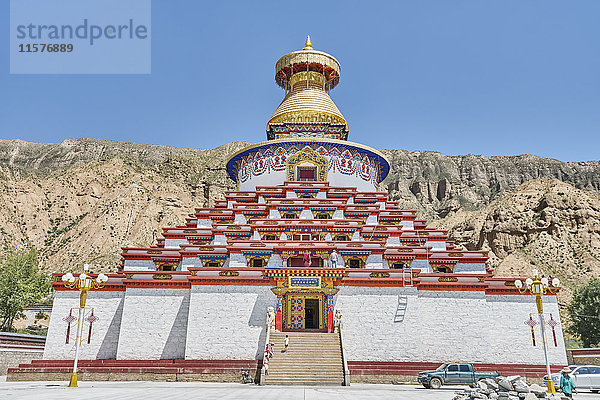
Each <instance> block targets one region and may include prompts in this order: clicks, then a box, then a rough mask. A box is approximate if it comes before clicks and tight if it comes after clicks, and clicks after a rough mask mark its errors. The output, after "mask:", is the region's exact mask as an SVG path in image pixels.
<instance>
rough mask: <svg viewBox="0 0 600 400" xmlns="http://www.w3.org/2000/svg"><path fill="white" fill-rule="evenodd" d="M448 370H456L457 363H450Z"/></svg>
mask: <svg viewBox="0 0 600 400" xmlns="http://www.w3.org/2000/svg"><path fill="white" fill-rule="evenodd" d="M448 372H458V365H456V364H452V365H450V366H449V367H448Z"/></svg>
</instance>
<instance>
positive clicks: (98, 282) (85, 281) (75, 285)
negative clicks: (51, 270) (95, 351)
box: [62, 264, 108, 387]
mask: <svg viewBox="0 0 600 400" xmlns="http://www.w3.org/2000/svg"><path fill="white" fill-rule="evenodd" d="M89 269H90V266H89V265H88V264H85V265H84V266H83V270H84V272H83V273H81V274H79V276H78V277H75V276H73V274H72V273H70V272H68V273H66V274H64V275H63V276H62V281H63V282H65V284H66V285H65V286H66V287H68V288H69V289H76V290H79V291H80V292H81V293H80V294H79V317H78V318H77V333H76V336H75V362H74V363H73V373H72V374H71V380H70V381H69V387H77V361H78V360H79V347H80V346H81V338H82V336H83V316H84V313H85V302H86V300H87V292H88V290H90V289H100V288H103V287H104V284H105V283H106V282H107V281H108V276H106V275H104V274H99V275H98V276H97V277H96V278H93V277H91V276H89V275H87V274H86V272H88V270H89Z"/></svg>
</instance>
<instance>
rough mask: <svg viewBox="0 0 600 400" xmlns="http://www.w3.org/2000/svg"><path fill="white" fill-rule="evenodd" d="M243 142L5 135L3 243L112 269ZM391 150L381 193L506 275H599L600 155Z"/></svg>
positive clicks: (207, 190)
mask: <svg viewBox="0 0 600 400" xmlns="http://www.w3.org/2000/svg"><path fill="white" fill-rule="evenodd" d="M245 145H246V143H242V142H235V143H230V144H227V145H224V146H221V147H218V148H216V149H211V150H199V149H181V148H173V147H167V146H153V145H142V144H133V143H123V142H112V141H103V140H94V139H70V140H66V141H64V142H62V143H56V144H53V143H51V144H45V143H28V142H24V141H20V140H10V141H0V208H1V209H2V213H0V246H1V247H2V248H3V249H8V248H11V247H13V246H17V245H23V244H30V245H34V246H36V247H37V248H38V249H39V250H40V251H41V252H42V257H43V262H44V267H45V269H46V270H48V271H58V270H69V269H75V268H78V267H79V266H80V265H81V264H83V263H84V262H88V263H91V264H93V265H94V267H95V269H97V270H100V269H101V270H104V271H114V270H116V268H117V266H118V264H119V259H120V256H119V252H120V247H121V246H146V245H149V244H150V243H151V242H152V240H153V235H155V234H158V233H159V229H160V228H161V227H163V226H169V225H174V224H180V223H181V222H182V221H183V219H184V218H185V217H186V216H187V215H188V214H189V213H191V212H193V210H194V208H195V207H200V206H205V205H210V204H212V203H213V202H214V200H215V199H218V198H220V197H221V196H222V194H223V192H224V191H225V190H228V189H233V188H234V185H233V182H231V181H230V180H229V179H228V178H227V176H226V173H225V162H226V160H227V157H228V155H229V154H232V153H234V152H235V151H237V150H238V149H240V148H242V147H244V146H245ZM384 153H385V154H386V156H387V157H388V158H389V160H390V162H391V164H392V169H391V173H390V175H389V177H388V178H387V179H386V180H385V182H384V184H383V185H382V186H381V189H382V190H386V189H387V190H388V192H389V194H390V197H391V198H392V199H395V200H400V202H401V204H402V205H403V206H404V207H407V208H416V209H417V210H419V212H420V213H421V215H422V216H424V217H426V218H427V219H428V220H430V222H431V224H432V225H433V226H438V227H444V228H448V229H449V230H450V234H451V237H452V238H454V239H455V240H457V242H458V243H460V244H462V245H464V246H465V247H467V248H470V249H480V248H484V249H488V250H490V256H491V258H492V264H493V265H494V267H495V268H496V271H497V273H498V274H501V275H524V274H528V273H529V272H530V270H531V268H533V267H534V266H535V267H537V268H539V269H540V270H542V271H543V272H545V273H548V274H552V275H554V276H558V277H559V278H561V279H562V280H563V282H564V283H565V287H566V288H567V290H565V292H564V295H563V296H561V297H563V298H567V297H568V296H569V294H570V290H571V288H573V287H574V286H576V285H578V284H580V283H582V282H584V281H586V280H588V279H589V278H590V277H592V276H599V275H600V237H599V235H600V197H599V196H598V193H600V163H599V162H598V161H587V162H577V163H563V162H560V161H557V160H552V159H545V158H540V157H535V156H531V155H522V156H514V157H483V156H473V155H465V156H452V157H449V156H445V155H443V154H440V153H435V152H412V153H410V152H406V151H404V150H385V151H384Z"/></svg>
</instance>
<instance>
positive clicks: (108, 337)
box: [44, 290, 125, 360]
mask: <svg viewBox="0 0 600 400" xmlns="http://www.w3.org/2000/svg"><path fill="white" fill-rule="evenodd" d="M124 295H125V292H109V291H90V292H88V298H87V303H86V307H87V308H88V309H89V310H91V309H92V308H93V309H94V315H95V316H96V317H97V318H98V320H97V321H96V322H94V323H93V325H92V336H91V340H90V344H88V343H87V338H88V334H89V323H88V322H85V326H84V329H83V338H84V340H83V346H82V347H81V349H80V358H81V359H83V360H86V359H114V358H115V357H116V355H117V345H118V342H119V331H120V328H121V314H122V312H123V297H124ZM71 308H75V309H74V310H73V314H72V315H73V316H75V317H77V315H78V314H77V313H78V308H79V292H78V291H62V290H60V291H57V292H56V295H55V297H54V304H53V306H52V314H51V316H50V326H49V327H48V336H47V337H46V347H45V349H44V359H50V360H56V359H74V358H75V334H76V331H77V322H76V321H75V322H73V323H72V324H71V335H70V340H69V343H68V344H66V343H65V342H66V340H65V339H66V333H67V323H66V322H65V321H63V318H65V317H66V316H67V315H69V311H70V309H71Z"/></svg>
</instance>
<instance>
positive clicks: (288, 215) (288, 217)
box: [283, 213, 296, 219]
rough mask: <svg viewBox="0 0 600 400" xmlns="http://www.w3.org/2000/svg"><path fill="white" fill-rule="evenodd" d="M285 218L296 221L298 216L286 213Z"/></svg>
mask: <svg viewBox="0 0 600 400" xmlns="http://www.w3.org/2000/svg"><path fill="white" fill-rule="evenodd" d="M283 218H285V219H296V214H294V213H285V214H283Z"/></svg>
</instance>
